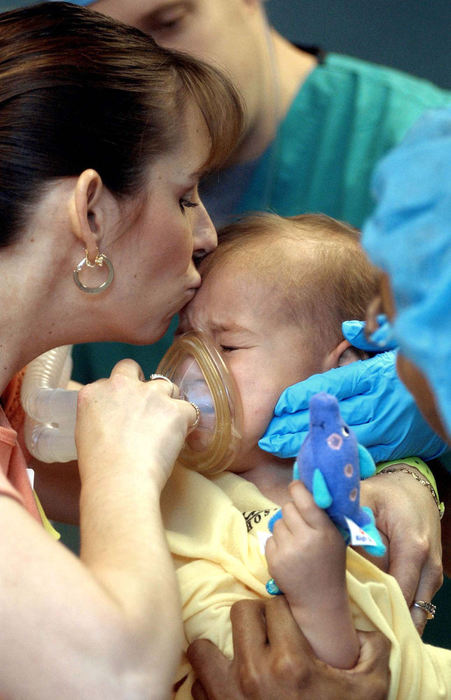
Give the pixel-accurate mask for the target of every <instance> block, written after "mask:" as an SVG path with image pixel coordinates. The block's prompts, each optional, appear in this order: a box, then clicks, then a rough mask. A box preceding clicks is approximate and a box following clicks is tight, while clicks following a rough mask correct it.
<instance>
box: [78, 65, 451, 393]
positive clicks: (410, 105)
mask: <svg viewBox="0 0 451 700" xmlns="http://www.w3.org/2000/svg"><path fill="white" fill-rule="evenodd" d="M445 104H451V92H448V91H445V90H442V89H440V88H438V87H436V86H435V85H432V84H431V83H429V82H427V81H425V80H421V79H419V78H415V77H413V76H410V75H407V74H405V73H401V72H399V71H396V70H393V69H391V68H385V67H382V66H378V65H375V64H371V63H366V62H364V61H360V60H358V59H354V58H350V57H347V56H339V55H336V54H328V55H326V57H325V60H324V61H323V62H322V63H320V64H319V65H318V66H317V67H316V68H315V69H314V70H313V71H312V72H311V74H310V75H309V76H308V78H307V79H306V81H305V82H304V83H303V85H302V86H301V88H300V89H299V92H298V94H297V95H296V97H295V99H294V101H293V103H292V105H291V107H290V109H289V111H288V113H287V115H286V117H285V119H284V120H283V121H282V123H281V124H280V126H279V129H278V132H277V135H276V138H275V139H274V141H273V143H272V144H271V145H270V146H269V148H268V149H267V150H266V152H265V153H264V154H263V155H262V156H261V157H260V158H259V159H258V160H257V161H255V162H253V163H248V164H245V165H244V166H243V165H238V166H236V167H232V168H230V169H229V170H228V171H224V172H223V173H219V174H218V173H217V174H215V175H214V176H212V177H211V178H209V179H208V180H207V181H206V182H205V183H204V184H203V187H202V188H201V197H202V199H203V202H204V204H205V205H206V207H207V210H208V211H209V212H210V214H211V216H212V218H213V221H214V222H215V224H216V225H218V226H219V225H221V224H222V223H224V222H225V221H227V220H229V219H230V218H231V217H232V218H233V216H235V215H237V214H242V213H245V212H249V211H262V210H271V211H275V212H277V213H279V214H281V215H285V216H291V215H294V214H300V213H304V212H322V213H325V214H328V215H329V216H333V217H335V218H337V219H341V220H344V221H347V222H349V223H350V224H352V225H354V226H357V227H360V226H361V225H362V223H363V221H364V219H365V218H366V217H367V216H368V214H369V213H370V212H371V210H372V206H373V202H372V197H371V192H370V179H371V174H372V172H373V169H374V166H375V164H376V163H377V161H378V160H379V159H380V158H381V157H382V156H383V155H384V154H385V153H386V152H387V151H388V150H390V149H391V148H392V147H393V146H395V145H396V144H397V143H399V142H400V141H401V140H402V138H403V137H404V135H405V133H406V131H407V130H408V129H409V128H410V127H411V126H412V124H413V123H414V122H415V121H416V120H417V119H418V117H419V116H420V115H421V114H422V113H423V112H424V111H425V110H427V109H430V108H437V107H441V106H444V105H445ZM113 264H114V260H113ZM175 327H176V321H175V320H174V321H173V322H172V324H171V327H170V329H169V331H168V333H166V335H165V337H164V338H163V339H162V340H160V341H159V342H158V343H156V344H154V345H153V346H141V347H137V346H133V345H125V344H122V343H121V344H118V343H96V344H89V345H87V344H84V345H79V346H76V347H75V348H74V352H73V357H74V371H73V378H74V379H76V380H78V381H81V382H88V381H93V380H95V379H98V378H99V377H105V376H108V375H109V373H110V372H111V369H112V367H113V366H114V364H115V363H116V362H117V361H118V360H120V359H121V358H123V357H132V358H134V359H135V360H136V361H137V362H139V364H140V365H141V366H142V368H143V370H144V373H145V375H146V376H148V375H149V374H150V373H151V372H153V371H155V369H156V366H157V364H158V362H159V360H160V358H161V357H162V355H163V354H164V352H165V351H166V349H167V348H168V347H169V345H170V343H171V342H172V337H173V333H174V330H175Z"/></svg>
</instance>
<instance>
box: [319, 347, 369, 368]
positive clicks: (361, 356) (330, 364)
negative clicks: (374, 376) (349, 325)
mask: <svg viewBox="0 0 451 700" xmlns="http://www.w3.org/2000/svg"><path fill="white" fill-rule="evenodd" d="M367 357H368V355H367V354H366V353H365V352H363V350H359V349H358V348H354V347H353V346H352V345H351V343H350V342H349V340H341V341H340V342H339V343H338V345H336V346H335V347H334V348H333V350H331V351H330V352H329V353H328V355H327V356H326V358H325V360H324V363H323V372H327V370H328V369H333V368H334V367H343V366H344V365H349V364H350V363H351V362H356V361H357V360H365V359H366V358H367Z"/></svg>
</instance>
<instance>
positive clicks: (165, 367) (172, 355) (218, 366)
mask: <svg viewBox="0 0 451 700" xmlns="http://www.w3.org/2000/svg"><path fill="white" fill-rule="evenodd" d="M157 372H158V373H159V374H164V375H165V376H166V377H168V378H169V379H170V380H171V381H173V382H174V383H175V384H177V386H178V387H179V389H180V392H181V396H182V397H183V398H185V399H187V400H188V401H193V402H194V403H195V404H196V405H197V406H198V407H199V409H200V419H199V423H198V425H197V427H196V429H195V430H193V431H192V432H191V433H190V434H189V435H188V437H187V439H186V441H185V445H184V446H183V448H182V450H181V452H180V455H179V458H178V462H179V464H182V465H183V466H184V467H188V468H189V469H194V470H195V471H198V472H201V473H202V474H218V473H220V472H222V471H224V470H225V469H227V468H228V467H229V466H230V464H231V463H232V462H233V460H234V458H235V456H236V454H237V451H238V448H239V444H240V440H241V435H242V428H241V425H242V412H241V402H240V398H239V393H238V390H237V388H236V386H235V382H234V380H233V377H232V376H231V374H230V372H229V371H228V369H227V366H226V365H225V363H224V360H223V359H222V357H221V355H220V353H219V352H218V351H217V349H216V348H215V346H214V345H213V343H212V342H211V341H210V339H209V338H208V336H206V335H204V334H203V333H197V332H189V333H184V334H183V335H180V336H178V337H177V338H176V339H175V341H174V343H173V344H172V345H171V347H170V348H169V349H168V351H167V352H166V354H165V355H164V357H163V358H162V360H161V361H160V364H159V365H158V368H157Z"/></svg>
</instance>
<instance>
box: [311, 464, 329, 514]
mask: <svg viewBox="0 0 451 700" xmlns="http://www.w3.org/2000/svg"><path fill="white" fill-rule="evenodd" d="M312 493H313V500H314V501H315V503H316V505H317V506H319V507H320V508H329V506H330V505H332V501H333V498H332V496H331V494H330V491H329V489H328V488H327V484H326V481H325V479H324V477H323V475H322V474H321V472H320V470H319V469H315V471H314V472H313V490H312Z"/></svg>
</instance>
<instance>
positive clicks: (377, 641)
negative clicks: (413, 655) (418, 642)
mask: <svg viewBox="0 0 451 700" xmlns="http://www.w3.org/2000/svg"><path fill="white" fill-rule="evenodd" d="M231 620H232V627H233V644H234V653H235V657H234V659H233V660H231V661H229V660H228V659H226V657H225V656H223V654H221V652H220V651H219V649H217V647H215V646H214V644H212V643H211V642H209V641H207V640H204V639H200V640H197V641H195V642H193V643H192V644H191V645H190V646H189V648H188V658H189V661H190V663H191V665H192V666H193V668H194V671H195V673H196V675H197V677H198V679H199V680H198V681H196V682H195V684H194V686H193V691H192V693H193V697H194V698H195V700H246V699H247V698H249V699H252V700H279V698H284V700H297V699H301V698H304V699H305V698H321V699H322V700H328V698H330V700H336V698H346V700H361V698H365V700H383V698H386V697H387V694H388V688H389V679H390V672H389V668H388V658H389V652H390V644H389V642H388V640H387V639H386V638H385V637H383V636H382V635H381V634H379V633H377V632H368V633H363V632H362V633H359V639H360V644H361V648H360V658H359V660H358V662H357V664H356V666H355V667H354V668H353V669H350V670H346V671H343V670H338V669H336V668H333V667H331V666H328V665H327V664H325V663H323V662H322V661H319V660H318V659H317V658H316V657H315V656H314V654H313V652H312V650H311V648H310V645H309V644H308V642H307V640H306V639H305V637H304V635H303V634H302V632H301V630H300V629H299V627H298V625H297V623H296V622H295V620H294V619H293V617H292V615H291V612H290V609H289V607H288V604H287V602H286V600H285V598H284V597H283V596H278V597H277V598H273V599H271V600H266V601H263V600H242V601H239V602H238V603H235V605H234V606H233V607H232V610H231Z"/></svg>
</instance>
